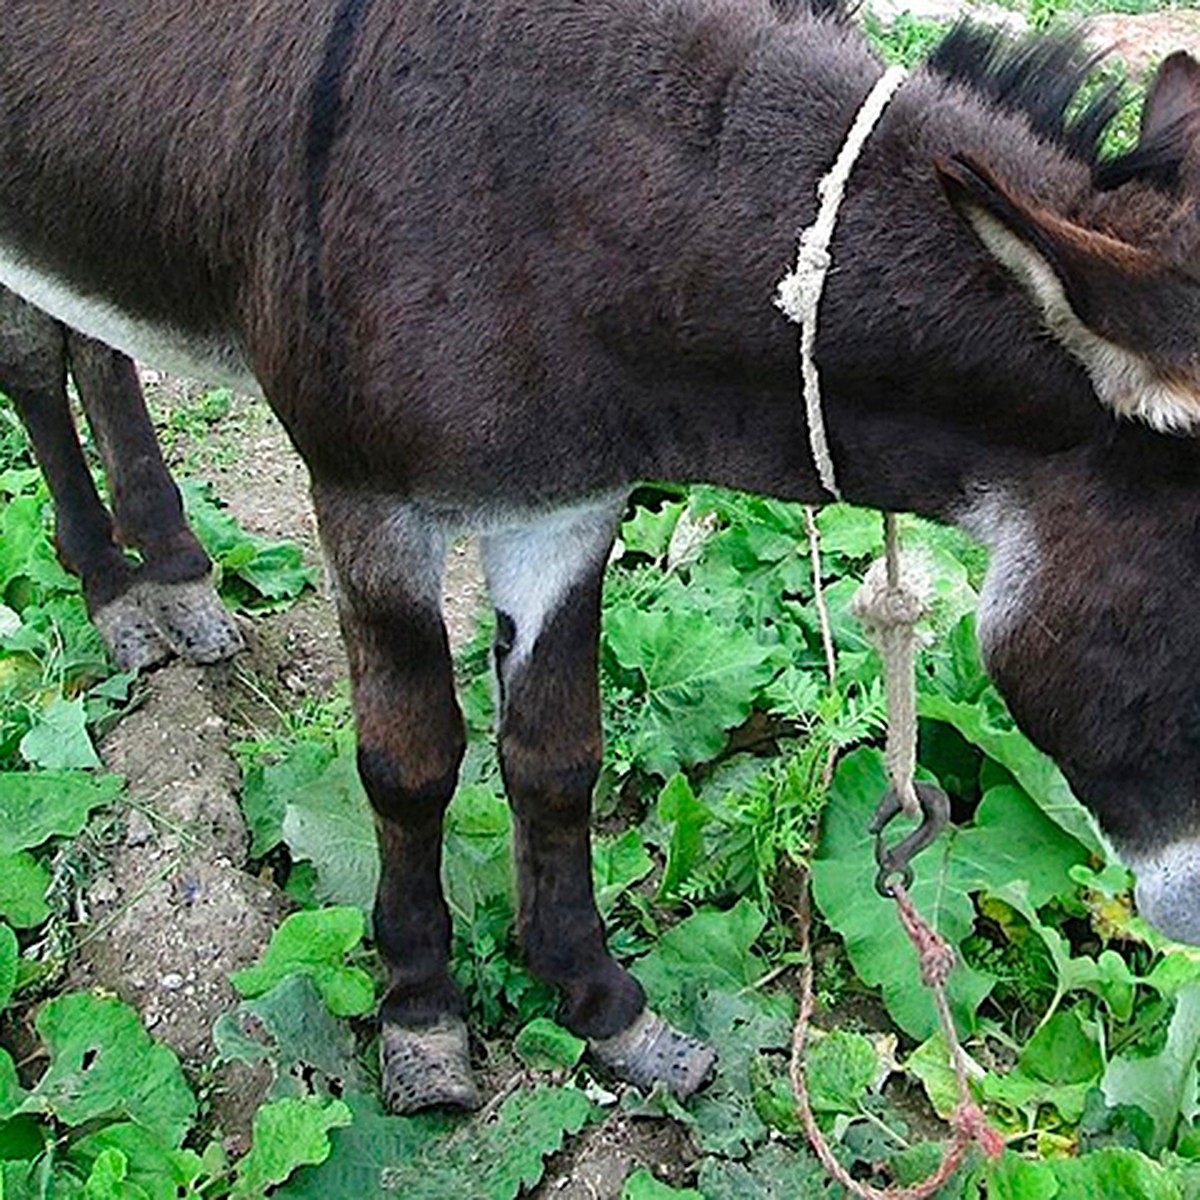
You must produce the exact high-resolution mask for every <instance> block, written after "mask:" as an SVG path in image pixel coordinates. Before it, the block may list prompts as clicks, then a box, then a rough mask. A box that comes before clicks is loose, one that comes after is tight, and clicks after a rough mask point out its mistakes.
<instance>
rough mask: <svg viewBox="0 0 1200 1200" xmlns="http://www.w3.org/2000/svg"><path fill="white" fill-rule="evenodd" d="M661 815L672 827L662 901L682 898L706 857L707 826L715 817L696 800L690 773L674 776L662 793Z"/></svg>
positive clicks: (661, 889)
mask: <svg viewBox="0 0 1200 1200" xmlns="http://www.w3.org/2000/svg"><path fill="white" fill-rule="evenodd" d="M658 815H659V818H660V819H661V820H662V821H663V822H664V823H665V824H667V825H668V826H669V827H670V828H671V842H670V845H669V846H668V848H667V865H666V867H665V868H664V869H663V877H662V883H660V884H659V888H658V897H659V899H660V900H671V899H677V898H679V895H680V893H679V888H680V885H681V884H682V883H683V882H684V881H685V880H686V879H687V877H688V875H689V874H690V873H691V871H692V869H693V868H694V867H695V866H696V864H697V863H699V862H701V861H702V860H703V859H704V857H705V850H704V826H705V825H707V824H708V823H709V821H711V820H712V813H711V812H710V811H709V809H708V808H707V807H706V806H705V805H704V804H701V803H700V801H699V800H697V799H696V795H695V793H694V792H693V791H692V785H691V784H690V783H688V781H687V776H685V775H683V774H676V775H673V776H671V778H670V779H669V780H668V781H667V784H666V786H665V787H664V788H663V790H662V791H661V792H660V793H659V796H658Z"/></svg>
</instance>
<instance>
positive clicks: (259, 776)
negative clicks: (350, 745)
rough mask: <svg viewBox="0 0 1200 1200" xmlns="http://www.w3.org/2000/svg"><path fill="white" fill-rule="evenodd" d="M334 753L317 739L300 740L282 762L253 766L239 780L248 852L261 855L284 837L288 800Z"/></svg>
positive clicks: (314, 777)
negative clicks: (310, 740) (247, 838)
mask: <svg viewBox="0 0 1200 1200" xmlns="http://www.w3.org/2000/svg"><path fill="white" fill-rule="evenodd" d="M332 757H333V755H332V754H331V752H330V750H329V747H328V746H326V745H324V744H323V743H320V742H300V743H299V744H298V745H296V746H293V747H292V748H291V749H289V750H288V752H287V754H286V756H285V757H284V759H283V760H282V761H281V762H277V763H271V764H269V765H267V766H260V767H253V768H251V769H250V770H249V771H248V772H247V773H246V777H245V779H244V780H243V783H242V812H243V813H244V814H245V817H246V828H247V829H248V830H249V831H250V839H251V840H250V854H251V857H253V858H261V857H263V855H265V854H268V853H270V851H272V850H273V849H274V848H275V847H276V846H278V845H279V843H280V842H281V841H282V840H283V818H284V816H285V814H286V813H287V806H288V802H289V801H290V800H292V799H295V798H296V796H297V795H298V794H301V793H302V792H303V789H306V788H308V787H310V786H312V785H316V784H318V781H319V780H320V777H321V775H322V772H323V771H324V769H325V768H326V767H327V766H328V764H329V761H330V759H331V758H332Z"/></svg>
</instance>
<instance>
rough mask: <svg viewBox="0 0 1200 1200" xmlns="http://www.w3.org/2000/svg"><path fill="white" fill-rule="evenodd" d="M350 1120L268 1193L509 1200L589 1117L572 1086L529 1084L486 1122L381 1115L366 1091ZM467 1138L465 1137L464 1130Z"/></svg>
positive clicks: (314, 1197)
mask: <svg viewBox="0 0 1200 1200" xmlns="http://www.w3.org/2000/svg"><path fill="white" fill-rule="evenodd" d="M346 1101H347V1103H348V1104H349V1106H350V1109H351V1111H352V1113H353V1118H354V1119H353V1122H352V1123H351V1124H350V1125H349V1126H347V1127H346V1128H344V1129H340V1130H337V1131H335V1132H334V1134H333V1153H332V1154H331V1155H330V1156H329V1159H328V1160H327V1161H326V1162H325V1163H323V1164H322V1165H321V1166H319V1167H308V1168H303V1169H301V1170H300V1171H298V1172H296V1174H295V1175H294V1176H293V1177H292V1179H291V1180H290V1181H289V1182H288V1183H286V1184H284V1185H283V1186H282V1187H281V1188H280V1189H279V1190H278V1191H277V1192H276V1193H275V1194H276V1195H277V1196H279V1197H289V1198H291V1200H335V1198H336V1200H342V1198H343V1197H345V1198H346V1200H350V1198H351V1197H353V1198H355V1200H358V1198H359V1197H363V1198H366V1197H374V1196H391V1195H396V1196H403V1197H404V1200H446V1198H447V1197H451V1196H455V1197H457V1196H462V1197H470V1198H471V1200H514V1198H515V1197H516V1196H517V1195H518V1194H519V1193H520V1192H521V1190H522V1188H531V1187H533V1186H534V1184H536V1183H537V1181H538V1180H539V1179H540V1178H541V1177H542V1173H543V1171H544V1170H545V1165H544V1160H545V1159H546V1158H547V1157H548V1156H549V1155H551V1154H554V1153H555V1152H557V1151H558V1150H560V1149H561V1148H562V1145H563V1139H564V1138H565V1137H566V1135H567V1134H572V1133H578V1132H579V1130H580V1129H582V1128H583V1127H584V1125H586V1124H587V1122H588V1121H589V1120H590V1119H591V1117H592V1115H593V1109H592V1103H591V1101H590V1100H588V1098H587V1096H585V1095H584V1093H583V1092H581V1091H580V1090H579V1089H578V1088H574V1087H566V1088H553V1087H537V1088H534V1089H532V1090H523V1091H519V1092H516V1093H514V1094H513V1095H512V1096H509V1097H508V1099H507V1100H505V1101H504V1103H503V1104H501V1105H500V1107H499V1109H498V1110H497V1111H496V1113H495V1114H494V1117H493V1118H492V1119H491V1120H489V1121H488V1122H486V1123H479V1122H475V1123H472V1122H470V1121H464V1120H462V1119H461V1118H454V1117H448V1116H446V1115H445V1114H440V1113H431V1114H426V1115H422V1116H417V1117H389V1116H385V1115H384V1114H383V1113H382V1112H381V1111H380V1108H379V1105H378V1102H377V1101H376V1100H375V1099H374V1098H373V1097H368V1096H362V1095H357V1094H353V1093H351V1094H349V1095H347V1097H346ZM468 1130H469V1131H470V1136H466V1133H467V1131H468Z"/></svg>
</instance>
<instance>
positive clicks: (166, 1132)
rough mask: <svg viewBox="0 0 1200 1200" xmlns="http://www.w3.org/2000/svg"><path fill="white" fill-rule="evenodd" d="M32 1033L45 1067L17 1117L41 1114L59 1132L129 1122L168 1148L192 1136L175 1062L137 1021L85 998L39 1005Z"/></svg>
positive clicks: (185, 1090)
mask: <svg viewBox="0 0 1200 1200" xmlns="http://www.w3.org/2000/svg"><path fill="white" fill-rule="evenodd" d="M36 1024H37V1031H38V1034H39V1035H40V1037H41V1039H42V1041H43V1042H44V1043H45V1045H46V1048H47V1051H48V1052H49V1055H50V1066H49V1067H48V1068H47V1069H46V1073H45V1074H44V1075H43V1076H42V1078H41V1080H40V1081H39V1082H38V1085H37V1087H35V1088H34V1089H33V1091H32V1092H30V1093H29V1095H28V1096H27V1098H26V1099H25V1101H24V1103H23V1104H22V1105H21V1107H20V1109H18V1110H17V1111H18V1112H41V1113H47V1114H49V1115H52V1116H54V1117H55V1118H57V1119H58V1120H59V1121H62V1122H63V1123H64V1124H66V1125H84V1124H86V1123H88V1122H89V1121H95V1120H99V1119H101V1118H105V1119H109V1120H113V1119H129V1120H133V1121H136V1122H138V1124H140V1125H142V1126H144V1127H145V1128H146V1129H148V1130H150V1131H151V1132H152V1133H154V1134H155V1135H156V1136H157V1137H159V1138H160V1139H161V1140H162V1141H163V1142H165V1143H166V1144H167V1145H169V1146H178V1145H179V1143H180V1142H182V1141H183V1138H184V1135H185V1134H186V1133H187V1131H188V1130H189V1129H190V1128H191V1124H192V1120H193V1118H194V1116H195V1113H196V1101H195V1098H194V1097H193V1096H192V1092H191V1089H190V1088H189V1087H188V1085H187V1081H186V1080H185V1079H184V1077H183V1072H182V1071H181V1070H180V1067H179V1060H178V1059H177V1058H176V1057H175V1055H174V1054H173V1053H172V1052H171V1051H170V1050H169V1049H167V1047H166V1046H162V1045H159V1044H158V1043H156V1042H154V1041H152V1040H151V1038H150V1035H149V1034H148V1033H147V1032H146V1031H145V1029H144V1028H143V1027H142V1023H141V1020H140V1019H139V1017H138V1015H137V1013H136V1012H135V1011H134V1010H133V1009H132V1008H130V1007H129V1006H128V1005H126V1004H122V1003H121V1001H119V1000H110V999H104V998H102V997H100V996H94V995H91V994H90V993H87V992H74V993H71V994H69V995H65V996H58V997H56V998H55V999H53V1000H48V1001H47V1002H46V1003H45V1004H43V1005H42V1007H41V1009H40V1010H39V1012H38V1015H37V1023H36Z"/></svg>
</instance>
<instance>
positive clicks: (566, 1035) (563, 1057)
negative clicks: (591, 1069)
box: [513, 1017, 587, 1071]
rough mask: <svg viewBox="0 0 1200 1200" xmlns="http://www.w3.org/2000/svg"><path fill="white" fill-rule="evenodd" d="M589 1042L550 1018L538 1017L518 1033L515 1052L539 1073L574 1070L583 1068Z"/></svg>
mask: <svg viewBox="0 0 1200 1200" xmlns="http://www.w3.org/2000/svg"><path fill="white" fill-rule="evenodd" d="M586 1049H587V1042H585V1041H584V1040H583V1038H579V1037H576V1036H575V1035H574V1034H573V1033H572V1032H571V1031H570V1030H569V1029H564V1028H563V1027H562V1026H561V1025H559V1024H558V1023H557V1022H556V1021H551V1020H549V1018H547V1017H535V1018H534V1019H533V1020H532V1021H530V1022H529V1023H528V1024H527V1025H525V1026H524V1027H523V1028H522V1029H521V1031H520V1033H518V1034H517V1036H516V1039H515V1041H514V1042H513V1051H514V1053H515V1054H516V1056H517V1057H518V1058H519V1059H520V1060H521V1061H522V1062H523V1063H524V1064H525V1065H526V1066H527V1067H531V1068H532V1069H533V1070H536V1071H556V1070H563V1069H566V1070H570V1069H571V1068H572V1067H576V1066H578V1065H579V1060H580V1059H581V1058H582V1057H583V1052H584V1051H585V1050H586Z"/></svg>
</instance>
